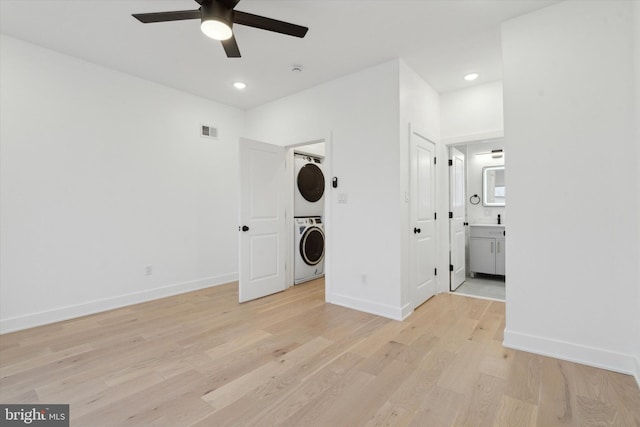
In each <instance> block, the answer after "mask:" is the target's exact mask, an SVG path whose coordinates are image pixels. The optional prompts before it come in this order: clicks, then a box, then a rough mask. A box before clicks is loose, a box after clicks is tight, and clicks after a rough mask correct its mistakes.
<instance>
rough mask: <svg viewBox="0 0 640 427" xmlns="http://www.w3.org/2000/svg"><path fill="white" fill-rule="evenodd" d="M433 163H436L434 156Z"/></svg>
mask: <svg viewBox="0 0 640 427" xmlns="http://www.w3.org/2000/svg"><path fill="white" fill-rule="evenodd" d="M433 164H434V165H435V164H436V158H435V157H434V158H433Z"/></svg>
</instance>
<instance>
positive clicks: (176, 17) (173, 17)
mask: <svg viewBox="0 0 640 427" xmlns="http://www.w3.org/2000/svg"><path fill="white" fill-rule="evenodd" d="M131 16H133V17H134V18H136V19H137V20H138V21H140V22H142V23H143V24H151V23H153V22H168V21H183V20H185V19H200V9H196V10H176V11H173V12H155V13H134V14H133V15H131Z"/></svg>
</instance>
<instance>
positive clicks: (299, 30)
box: [233, 10, 309, 38]
mask: <svg viewBox="0 0 640 427" xmlns="http://www.w3.org/2000/svg"><path fill="white" fill-rule="evenodd" d="M233 22H234V23H236V24H239V25H246V26H248V27H253V28H260V29H261V30H267V31H273V32H275V33H280V34H286V35H288V36H294V37H300V38H302V37H304V36H305V35H306V34H307V31H309V28H307V27H303V26H301V25H296V24H291V23H289V22H284V21H278V20H276V19H271V18H266V17H264V16H259V15H254V14H252V13H247V12H240V11H239V10H235V11H234V12H233Z"/></svg>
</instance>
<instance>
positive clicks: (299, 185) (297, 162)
mask: <svg viewBox="0 0 640 427" xmlns="http://www.w3.org/2000/svg"><path fill="white" fill-rule="evenodd" d="M294 166H295V169H294V171H295V187H296V189H295V198H294V202H293V203H294V204H293V216H294V217H296V216H322V215H324V173H323V172H322V161H321V160H320V158H318V157H312V156H307V155H304V154H298V153H294Z"/></svg>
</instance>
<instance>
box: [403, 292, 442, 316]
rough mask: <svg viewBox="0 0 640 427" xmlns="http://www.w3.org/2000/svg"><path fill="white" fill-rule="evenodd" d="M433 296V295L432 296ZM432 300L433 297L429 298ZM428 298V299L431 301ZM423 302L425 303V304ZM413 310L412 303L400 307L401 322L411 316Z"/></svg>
mask: <svg viewBox="0 0 640 427" xmlns="http://www.w3.org/2000/svg"><path fill="white" fill-rule="evenodd" d="M434 296H435V295H434ZM431 298H433V297H431ZM431 298H429V299H431ZM427 301H429V300H427ZM427 301H425V302H427ZM414 311H415V310H414V309H413V303H412V302H408V303H406V304H405V305H403V306H402V309H401V312H402V320H404V319H406V318H407V317H409V316H411V315H412V314H413V312H414Z"/></svg>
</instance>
